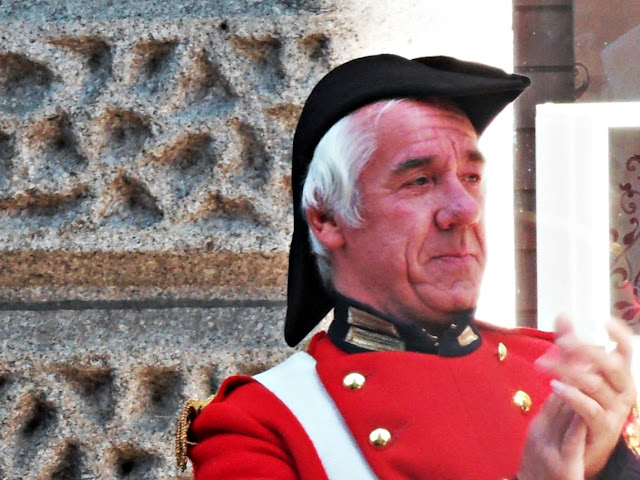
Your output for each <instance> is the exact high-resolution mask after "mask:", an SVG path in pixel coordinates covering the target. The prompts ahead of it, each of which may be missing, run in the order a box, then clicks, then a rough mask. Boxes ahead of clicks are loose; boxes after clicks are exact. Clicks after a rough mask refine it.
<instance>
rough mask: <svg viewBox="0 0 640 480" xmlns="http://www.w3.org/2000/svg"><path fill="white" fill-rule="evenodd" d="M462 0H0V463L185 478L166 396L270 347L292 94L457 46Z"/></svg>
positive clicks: (242, 364) (197, 387)
mask: <svg viewBox="0 0 640 480" xmlns="http://www.w3.org/2000/svg"><path fill="white" fill-rule="evenodd" d="M500 2H501V0H500V1H497V2H494V3H495V4H496V5H498V4H500ZM465 3H467V4H468V5H475V2H464V1H462V2H460V1H458V2H447V3H446V5H445V4H444V3H440V2H434V4H433V5H431V6H430V9H426V8H425V5H424V3H423V2H421V1H419V0H404V1H400V2H386V1H376V2H355V1H345V2H339V1H333V0H272V1H268V2H258V1H243V2H240V1H232V0H224V1H196V0H193V1H173V2H164V1H155V2H149V1H140V2H123V1H120V0H113V1H106V0H104V1H91V2H85V1H81V0H69V1H52V0H41V1H27V2H22V1H20V2H18V1H2V2H0V38H1V42H0V478H2V479H5V478H6V479H27V478H28V479H31V478H34V479H43V480H49V479H69V480H76V479H98V478H100V479H102V478H105V479H146V478H149V479H151V478H153V479H164V478H167V479H179V478H189V476H190V474H189V472H186V473H181V472H179V471H178V469H177V468H176V466H175V462H174V460H173V432H174V426H175V420H176V419H177V415H178V411H179V409H180V407H181V405H182V404H183V402H184V401H185V400H186V399H187V398H189V397H199V398H206V397H208V396H209V395H210V394H211V393H213V392H215V391H216V389H217V386H218V385H219V383H220V381H221V379H222V378H224V377H225V376H227V375H229V374H232V373H237V372H244V373H249V374H251V373H254V372H257V371H260V370H263V369H265V368H267V367H268V366H269V365H271V364H273V363H274V362H276V361H278V360H280V359H282V358H284V356H286V355H288V353H289V352H290V349H288V348H287V347H285V346H284V344H283V341H282V339H281V333H280V332H281V331H282V321H283V318H284V300H285V284H286V259H287V250H288V242H289V238H290V234H291V208H290V205H289V194H290V183H291V180H290V175H289V146H290V144H291V139H292V133H293V128H294V126H295V123H296V121H297V116H298V114H299V112H300V110H301V106H302V102H303V100H304V98H305V97H306V95H307V94H308V93H309V91H310V89H311V87H312V86H313V85H314V84H315V82H316V81H317V80H318V79H319V78H320V77H321V76H322V75H323V74H324V73H325V72H326V71H328V69H329V68H331V67H332V66H334V65H336V64H338V63H340V62H342V61H343V60H346V59H348V58H352V57H354V56H358V55H361V54H366V53H374V52H376V53H377V52H380V51H394V52H396V53H403V54H407V55H428V54H435V53H439V54H442V53H444V54H453V55H460V54H461V52H463V51H465V50H464V48H462V49H461V48H459V47H458V48H457V50H456V49H454V50H447V48H445V47H446V46H447V45H448V44H447V38H457V37H459V36H460V33H459V32H460V30H459V28H460V27H459V21H458V20H457V19H456V15H457V13H458V12H460V11H461V6H462V5H464V4H465ZM490 3H491V2H490ZM502 3H503V2H502ZM473 8H475V9H476V10H477V9H478V8H484V7H473ZM475 18H477V15H476V14H474V13H473V12H470V13H469V20H468V23H469V25H474V24H475V23H476V22H475V20H474V19H475ZM502 28H503V29H506V30H508V29H509V28H510V25H503V26H502ZM431 30H433V32H434V33H433V37H434V38H436V39H437V40H436V41H435V42H432V43H430V44H424V43H422V40H424V38H425V35H426V36H427V37H428V35H429V33H428V32H429V31H431ZM478 30H479V32H478V34H474V33H473V32H470V33H469V41H468V42H467V43H468V46H469V47H468V48H469V49H470V51H469V54H468V55H467V56H468V57H470V58H474V59H476V60H480V61H481V60H483V58H482V57H481V56H480V57H479V56H474V51H475V50H473V49H481V47H482V45H483V41H481V40H479V39H481V38H488V37H487V36H486V32H484V29H483V28H482V26H481V25H479V26H478ZM494 30H495V29H494ZM425 32H426V33H425ZM482 32H484V33H482ZM447 35H448V36H449V37H447ZM419 40H420V41H419ZM502 43H504V42H502ZM398 45H406V46H410V47H411V48H409V49H407V50H403V51H398V50H396V49H394V47H396V46H398ZM463 56H464V55H463Z"/></svg>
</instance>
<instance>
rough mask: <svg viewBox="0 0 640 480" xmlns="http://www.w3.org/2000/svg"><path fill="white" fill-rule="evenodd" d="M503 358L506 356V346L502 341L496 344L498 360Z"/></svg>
mask: <svg viewBox="0 0 640 480" xmlns="http://www.w3.org/2000/svg"><path fill="white" fill-rule="evenodd" d="M505 358H507V347H506V346H505V344H504V343H502V342H500V343H499V344H498V360H500V361H501V362H502V361H503V360H504V359H505Z"/></svg>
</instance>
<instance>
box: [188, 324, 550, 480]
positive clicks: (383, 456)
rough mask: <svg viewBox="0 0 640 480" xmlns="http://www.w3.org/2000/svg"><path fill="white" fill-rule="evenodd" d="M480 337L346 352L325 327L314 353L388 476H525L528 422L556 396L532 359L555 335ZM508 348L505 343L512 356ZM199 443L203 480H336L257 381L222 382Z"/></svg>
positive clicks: (196, 435) (198, 426)
mask: <svg viewBox="0 0 640 480" xmlns="http://www.w3.org/2000/svg"><path fill="white" fill-rule="evenodd" d="M480 332H481V334H482V338H483V342H482V345H481V346H480V347H479V348H478V349H477V350H475V351H474V352H472V353H470V354H468V355H464V356H460V357H453V358H452V357H442V356H439V355H431V354H423V353H413V352H404V351H389V352H365V353H346V352H344V351H342V350H340V349H338V348H337V347H336V346H335V345H334V344H333V343H332V341H331V340H330V339H329V338H328V337H327V335H326V334H324V333H320V334H318V335H316V336H315V337H314V339H313V340H312V342H311V344H310V345H309V349H308V352H309V354H311V355H312V356H313V357H314V358H315V359H316V360H317V365H316V369H317V372H318V375H319V377H320V379H321V381H322V383H323V385H324V387H325V388H326V390H327V392H328V393H329V395H330V396H331V397H332V399H333V400H334V402H335V404H336V405H337V407H338V409H339V410H340V413H341V414H342V416H343V418H344V420H345V422H346V424H347V425H348V427H349V429H350V430H351V432H352V433H353V436H354V438H355V440H356V442H357V443H358V445H359V447H360V449H361V451H362V452H363V454H364V456H365V458H366V460H367V461H368V462H369V464H370V466H371V468H372V469H373V471H374V472H375V474H376V475H377V476H378V477H379V478H380V479H384V480H388V479H407V480H408V479H412V480H415V479H438V480H453V479H456V480H460V479H465V480H501V479H509V478H513V477H514V476H515V475H516V473H517V471H518V466H519V462H520V457H521V454H522V450H523V446H524V440H525V437H526V431H527V427H528V424H529V422H530V421H531V419H532V418H533V417H534V416H535V415H536V413H537V412H538V410H539V409H540V407H541V406H542V404H543V403H544V400H545V398H546V397H547V395H549V393H550V386H549V381H550V378H549V377H548V376H547V375H546V374H545V373H544V372H542V371H541V370H539V369H537V368H536V367H535V365H534V362H535V360H536V359H537V358H538V357H539V356H540V355H542V354H543V353H544V352H545V351H547V350H548V349H549V348H550V347H551V346H552V343H551V340H552V338H551V335H550V334H546V333H542V332H539V331H537V330H531V329H515V330H507V329H499V328H495V327H489V326H486V325H480ZM500 343H502V344H503V345H504V347H506V348H502V347H501V351H502V355H499V344H500ZM505 353H506V356H505ZM351 372H359V373H361V374H362V375H364V377H365V378H366V383H365V385H364V386H363V388H361V389H358V390H352V389H348V388H345V387H344V385H343V378H344V377H345V376H346V375H347V374H348V373H351ZM525 394H526V395H525ZM526 398H529V399H530V401H531V402H530V405H528V402H527V401H523V399H526ZM527 407H528V408H527ZM376 428H385V429H386V430H388V431H389V432H390V433H391V441H390V442H389V443H388V444H387V445H386V446H384V447H380V446H374V445H372V444H370V443H369V434H370V432H372V431H373V430H375V429H376ZM191 438H192V439H193V440H194V442H195V443H196V444H195V445H194V446H192V447H191V448H190V450H189V457H190V458H191V461H192V463H193V468H194V473H195V478H196V479H199V480H202V479H216V480H225V479H236V480H237V479H265V480H266V479H274V480H275V479H278V480H288V479H291V480H294V479H300V480H321V479H326V478H327V476H326V474H325V473H324V470H323V468H322V465H321V463H320V460H319V458H318V456H317V454H316V452H315V449H314V447H313V445H312V443H311V441H310V440H309V438H308V436H307V434H306V433H305V431H304V429H303V428H302V426H301V425H300V424H299V423H298V421H297V420H296V418H295V417H294V416H293V415H292V414H291V413H290V411H289V410H288V409H287V407H285V406H284V405H283V404H282V403H281V402H280V400H279V399H278V398H276V397H275V396H274V395H273V394H272V393H271V392H269V391H268V390H266V388H264V387H263V386H262V385H261V384H259V383H257V382H256V381H254V380H253V379H251V378H249V377H231V378H229V379H228V380H227V381H225V382H224V384H223V385H222V387H221V388H220V391H219V392H218V394H217V396H216V398H215V399H214V400H213V401H212V402H211V403H210V404H209V405H208V406H207V407H206V408H205V409H204V410H203V411H202V412H201V413H200V415H199V416H198V417H197V418H196V419H195V421H194V423H193V425H192V428H191ZM354 480H357V479H354Z"/></svg>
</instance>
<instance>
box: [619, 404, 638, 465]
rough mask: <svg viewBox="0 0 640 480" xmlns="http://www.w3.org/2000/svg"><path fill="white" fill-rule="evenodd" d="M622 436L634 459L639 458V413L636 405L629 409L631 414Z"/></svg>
mask: <svg viewBox="0 0 640 480" xmlns="http://www.w3.org/2000/svg"><path fill="white" fill-rule="evenodd" d="M622 436H623V437H624V441H625V442H626V444H627V447H629V450H631V451H632V452H633V453H634V454H635V456H636V457H639V458H640V412H639V411H638V405H637V404H636V405H634V406H633V408H632V409H631V414H630V415H629V419H628V420H627V424H626V425H625V427H624V431H623V432H622Z"/></svg>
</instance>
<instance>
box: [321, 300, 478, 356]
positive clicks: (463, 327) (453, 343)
mask: <svg viewBox="0 0 640 480" xmlns="http://www.w3.org/2000/svg"><path fill="white" fill-rule="evenodd" d="M473 313H474V312H473V310H466V311H462V312H460V313H459V315H458V316H457V318H456V319H455V321H454V322H453V323H452V324H451V325H450V326H449V327H448V328H447V329H446V330H444V331H443V332H442V333H441V334H440V335H438V336H435V335H431V334H429V333H427V331H426V330H425V329H424V328H422V327H421V326H419V325H418V324H416V323H413V322H406V321H402V320H399V319H397V318H393V317H391V316H389V315H385V314H383V313H381V312H378V311H377V310H375V309H374V308H372V307H370V306H368V305H365V304H363V303H359V302H357V301H355V300H351V299H349V298H346V297H342V296H338V298H337V300H336V307H335V310H334V319H333V322H332V323H331V326H330V327H329V337H330V338H331V340H332V341H333V342H334V343H335V344H336V345H337V346H338V347H339V348H341V349H342V350H344V351H346V352H350V353H358V352H371V351H376V352H377V351H391V350H400V351H407V352H420V353H431V354H436V355H441V356H443V357H460V356H463V355H468V354H469V353H471V352H474V351H475V350H476V349H477V348H478V347H479V346H480V345H481V344H482V337H481V336H480V332H479V331H478V328H477V326H476V325H475V324H474V322H473Z"/></svg>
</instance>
